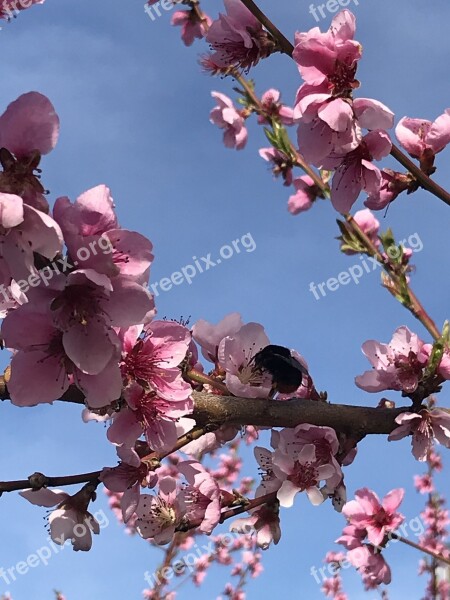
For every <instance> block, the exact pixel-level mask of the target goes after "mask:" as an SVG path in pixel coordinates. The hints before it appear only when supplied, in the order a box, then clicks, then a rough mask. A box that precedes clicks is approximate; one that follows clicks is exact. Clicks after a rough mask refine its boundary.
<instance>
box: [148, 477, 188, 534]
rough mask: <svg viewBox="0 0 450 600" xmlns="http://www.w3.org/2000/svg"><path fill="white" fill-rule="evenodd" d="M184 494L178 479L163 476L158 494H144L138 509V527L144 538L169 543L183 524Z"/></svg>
mask: <svg viewBox="0 0 450 600" xmlns="http://www.w3.org/2000/svg"><path fill="white" fill-rule="evenodd" d="M185 510H186V509H185V505H184V502H183V498H182V495H180V493H179V490H178V489H177V484H176V480H175V479H173V478H172V477H163V478H162V479H160V480H159V493H158V495H157V496H152V495H150V494H142V496H141V499H140V502H139V505H138V507H137V509H136V514H137V519H136V529H137V531H138V533H139V535H140V536H141V537H143V538H144V539H149V538H151V539H153V540H154V541H155V543H156V544H167V543H169V542H170V540H171V539H172V538H173V536H174V534H175V529H176V527H177V526H179V525H180V524H181V521H182V518H183V515H184V513H185Z"/></svg>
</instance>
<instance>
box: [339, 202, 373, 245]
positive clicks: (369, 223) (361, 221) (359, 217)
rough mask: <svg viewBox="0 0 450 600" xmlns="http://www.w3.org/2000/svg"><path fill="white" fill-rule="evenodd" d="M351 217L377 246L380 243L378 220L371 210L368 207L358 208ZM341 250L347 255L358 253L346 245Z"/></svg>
mask: <svg viewBox="0 0 450 600" xmlns="http://www.w3.org/2000/svg"><path fill="white" fill-rule="evenodd" d="M353 219H354V220H355V221H356V224H357V225H358V226H359V227H360V229H361V230H362V231H363V232H364V233H365V234H366V235H367V237H368V238H369V240H370V241H371V242H372V244H374V245H375V246H376V247H377V248H378V247H379V246H380V244H381V242H380V239H379V237H378V232H379V230H380V222H379V221H378V219H376V218H375V216H374V214H373V213H372V211H370V210H369V209H368V208H365V209H364V210H358V211H357V212H356V213H355V214H354V215H353ZM343 252H344V253H345V254H348V255H351V254H358V252H356V250H351V249H350V248H347V247H346V248H345V250H343Z"/></svg>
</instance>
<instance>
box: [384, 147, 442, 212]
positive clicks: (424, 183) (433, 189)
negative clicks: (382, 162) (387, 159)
mask: <svg viewBox="0 0 450 600" xmlns="http://www.w3.org/2000/svg"><path fill="white" fill-rule="evenodd" d="M391 156H393V157H394V158H395V160H397V161H398V162H399V163H400V164H401V165H402V166H403V167H405V169H407V170H408V171H409V172H410V173H411V174H412V175H414V177H415V179H416V180H417V182H418V183H419V185H420V187H422V188H423V189H424V190H427V192H430V193H431V194H433V195H434V196H437V198H439V199H440V200H442V201H443V202H445V204H447V205H448V206H450V194H449V193H448V192H447V191H445V190H444V189H443V188H442V187H441V186H440V185H438V184H437V183H436V182H435V181H433V180H432V179H431V178H430V177H428V175H426V174H425V173H424V172H423V171H422V170H421V169H420V168H419V167H418V166H417V165H416V164H415V163H413V161H412V160H411V159H410V158H409V157H408V156H406V154H404V153H403V152H402V151H401V150H400V148H398V146H396V145H395V144H392V149H391Z"/></svg>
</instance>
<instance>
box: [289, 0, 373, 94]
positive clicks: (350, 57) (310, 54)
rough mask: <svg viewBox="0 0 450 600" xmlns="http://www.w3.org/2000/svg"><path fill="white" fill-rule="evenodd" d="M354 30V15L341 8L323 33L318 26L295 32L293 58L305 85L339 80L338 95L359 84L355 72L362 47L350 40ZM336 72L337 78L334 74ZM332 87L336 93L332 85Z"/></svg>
mask: <svg viewBox="0 0 450 600" xmlns="http://www.w3.org/2000/svg"><path fill="white" fill-rule="evenodd" d="M355 30H356V19H355V16H354V15H353V14H352V13H351V12H350V11H348V10H343V11H341V12H340V13H338V14H337V15H336V16H335V17H334V18H333V20H332V22H331V25H330V28H329V29H328V31H326V32H325V33H322V32H321V31H320V29H319V28H318V27H314V28H313V29H310V30H309V31H308V32H307V33H299V32H297V33H296V35H295V48H294V53H293V58H294V60H295V62H296V63H297V66H298V69H299V71H300V74H301V76H302V78H303V79H304V80H305V82H306V83H307V84H309V85H312V86H316V85H320V84H322V83H324V82H326V83H328V82H330V81H338V82H339V86H340V89H339V91H340V93H341V94H342V93H343V92H344V91H351V90H352V89H354V88H355V87H356V86H357V85H358V84H357V82H356V81H355V79H354V75H355V72H356V65H357V61H358V60H359V59H360V58H361V54H362V47H361V44H359V43H358V42H356V41H354V40H353V36H354V35H355ZM338 73H339V75H340V78H339V79H338V78H337V77H336V75H337V74H338ZM336 86H337V83H336ZM333 88H334V92H335V93H337V91H338V90H337V88H336V87H335V86H334V85H333Z"/></svg>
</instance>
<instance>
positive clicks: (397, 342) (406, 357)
mask: <svg viewBox="0 0 450 600" xmlns="http://www.w3.org/2000/svg"><path fill="white" fill-rule="evenodd" d="M424 346H425V344H424V342H423V341H422V340H421V339H419V338H418V337H417V335H416V334H415V333H412V332H411V331H410V330H409V329H408V327H406V326H403V327H399V328H398V329H396V331H395V332H394V335H393V337H392V340H391V341H390V343H389V344H382V343H380V342H376V341H375V340H369V341H367V342H365V343H364V344H363V346H362V350H363V353H364V354H365V356H366V357H367V358H368V359H369V362H370V363H371V364H372V367H373V369H372V370H371V371H366V372H365V373H363V374H362V375H359V376H358V377H356V378H355V383H356V385H357V386H358V387H359V388H361V389H363V390H365V391H366V392H381V391H383V390H398V391H403V392H406V393H408V394H411V393H413V392H414V391H415V390H416V389H417V386H418V384H419V382H420V381H421V379H422V376H423V370H424V368H425V367H426V366H427V364H428V353H427V352H426V348H425V349H424Z"/></svg>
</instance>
